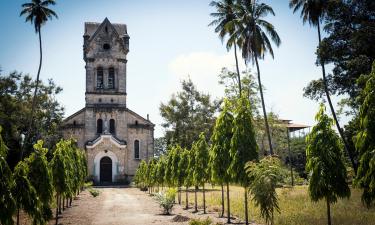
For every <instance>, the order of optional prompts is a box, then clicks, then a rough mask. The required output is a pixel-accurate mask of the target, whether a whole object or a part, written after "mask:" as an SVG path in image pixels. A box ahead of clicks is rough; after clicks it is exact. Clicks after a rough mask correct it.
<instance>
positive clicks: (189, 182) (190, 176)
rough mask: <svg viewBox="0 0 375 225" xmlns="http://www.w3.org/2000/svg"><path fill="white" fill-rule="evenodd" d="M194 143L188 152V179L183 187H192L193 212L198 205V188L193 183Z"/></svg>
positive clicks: (196, 209)
mask: <svg viewBox="0 0 375 225" xmlns="http://www.w3.org/2000/svg"><path fill="white" fill-rule="evenodd" d="M195 144H196V143H193V147H192V148H191V150H190V151H189V167H188V171H189V174H188V177H187V178H186V180H185V186H187V187H189V186H190V185H194V208H195V212H197V211H198V204H197V191H198V186H197V185H196V184H195V183H194V171H195V166H196V164H195V151H196V148H195V147H194V145H195Z"/></svg>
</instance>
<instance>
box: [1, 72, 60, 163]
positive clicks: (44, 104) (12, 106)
mask: <svg viewBox="0 0 375 225" xmlns="http://www.w3.org/2000/svg"><path fill="white" fill-rule="evenodd" d="M0 73H1V71H0ZM39 85H40V87H39V90H38V92H37V101H38V105H37V106H36V107H35V114H34V121H35V123H34V126H33V127H32V129H31V130H30V132H31V133H30V134H31V135H29V136H30V138H29V140H24V143H23V146H21V145H22V138H21V134H26V131H27V130H28V124H29V118H30V113H31V112H30V111H31V105H32V95H33V91H34V90H33V88H34V87H35V82H34V81H33V80H32V78H31V77H30V76H29V75H23V74H22V73H19V72H12V73H10V74H9V75H6V76H5V75H2V74H0V125H1V126H2V127H6V128H7V129H5V130H4V131H3V133H2V135H3V138H4V141H5V143H6V144H7V146H8V147H9V149H12V151H9V154H8V155H7V162H8V165H9V167H10V168H11V169H13V168H14V167H15V165H16V164H17V163H18V161H19V158H20V149H21V147H23V149H24V153H25V155H26V156H27V155H29V154H30V153H31V152H32V151H33V144H34V143H36V142H37V140H38V139H43V140H44V144H45V145H46V147H47V148H48V149H53V147H54V146H55V144H56V142H57V141H58V140H59V139H60V138H61V133H60V132H58V131H59V126H60V124H61V121H62V118H63V113H64V109H63V107H62V106H61V105H60V104H59V103H58V101H57V100H56V95H58V94H59V93H61V91H62V89H61V88H60V87H58V86H57V85H56V84H55V83H54V82H53V81H52V80H48V82H46V83H43V82H40V84H39ZM47 157H48V158H49V159H50V158H51V157H50V155H48V156H47Z"/></svg>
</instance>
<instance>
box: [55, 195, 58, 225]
mask: <svg viewBox="0 0 375 225" xmlns="http://www.w3.org/2000/svg"><path fill="white" fill-rule="evenodd" d="M58 222H59V194H56V218H55V225H57V224H58Z"/></svg>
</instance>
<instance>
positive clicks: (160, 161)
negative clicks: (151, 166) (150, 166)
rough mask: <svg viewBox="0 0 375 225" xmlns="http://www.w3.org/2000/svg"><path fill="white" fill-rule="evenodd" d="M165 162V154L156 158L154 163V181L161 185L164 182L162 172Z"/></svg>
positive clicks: (163, 171)
mask: <svg viewBox="0 0 375 225" xmlns="http://www.w3.org/2000/svg"><path fill="white" fill-rule="evenodd" d="M166 166H167V165H166V163H165V156H164V155H163V156H161V157H160V158H159V159H158V162H157V165H156V174H155V176H156V178H155V179H156V183H157V184H158V185H163V184H164V174H165V168H166Z"/></svg>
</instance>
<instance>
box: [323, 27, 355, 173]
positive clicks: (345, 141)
mask: <svg viewBox="0 0 375 225" xmlns="http://www.w3.org/2000/svg"><path fill="white" fill-rule="evenodd" d="M318 37H319V44H320V43H321V41H322V38H321V34H320V23H319V22H318ZM320 65H321V66H322V74H323V86H324V92H325V94H326V96H327V101H328V104H329V108H330V109H331V113H332V116H333V119H334V120H335V123H336V127H337V130H338V131H339V134H340V137H341V139H342V141H343V143H344V147H345V150H346V152H347V153H348V156H349V158H350V162H351V163H352V166H353V169H354V172H355V174H357V164H356V163H355V161H354V155H353V151H352V150H351V148H350V146H349V144H348V142H347V140H346V138H345V137H344V132H343V130H342V129H341V127H340V123H339V120H338V119H337V116H336V113H335V109H334V108H333V104H332V101H331V96H330V94H329V90H328V84H327V77H326V70H325V66H324V62H323V60H322V59H320Z"/></svg>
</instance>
